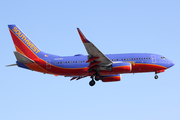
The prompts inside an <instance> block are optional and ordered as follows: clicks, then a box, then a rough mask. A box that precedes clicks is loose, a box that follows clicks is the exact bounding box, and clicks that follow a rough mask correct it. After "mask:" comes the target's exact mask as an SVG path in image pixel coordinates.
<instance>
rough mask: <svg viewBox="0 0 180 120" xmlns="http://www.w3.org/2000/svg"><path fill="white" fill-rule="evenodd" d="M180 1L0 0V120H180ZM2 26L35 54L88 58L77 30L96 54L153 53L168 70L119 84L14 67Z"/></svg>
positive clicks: (124, 78) (127, 78)
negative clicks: (15, 29) (22, 36)
mask: <svg viewBox="0 0 180 120" xmlns="http://www.w3.org/2000/svg"><path fill="white" fill-rule="evenodd" d="M179 6H180V2H179V1H178V0H172V1H166V0H151V1H143V0H136V1H131V0H130V1H120V0H111V1H108V0H99V1H97V0H91V1H84V0H76V1H73V0H72V1H71V0H66V1H61V0H51V1H37V0H36V1H35V0H31V1H20V0H16V1H14V0H9V1H0V15H1V16H0V17H1V19H0V26H1V27H0V33H1V34H0V41H1V47H0V55H1V62H0V68H1V79H0V119H1V120H39V119H43V120H49V119H51V120H55V119H63V120H72V119H73V120H81V119H83V120H94V119H99V120H100V119H103V120H110V119H112V120H132V119H133V120H152V119H158V120H159V119H163V120H169V119H172V120H179V119H180V114H179V113H180V102H179V101H180V81H179V78H180V74H179V67H180V66H179V65H180V64H179V59H180V57H179V52H180V48H179V45H180V42H179V40H180V34H179V32H180V22H179V21H180V15H179V12H180V8H179ZM8 24H16V25H18V26H19V27H20V28H21V30H23V32H24V33H26V35H28V37H29V38H30V39H31V40H32V41H33V42H34V43H35V44H36V45H37V46H38V47H39V48H41V50H43V51H45V52H48V53H52V54H56V55H61V56H70V55H75V54H79V53H80V54H87V52H86V50H85V48H84V46H83V44H82V42H81V40H80V37H79V35H78V32H77V30H76V28H77V27H79V28H80V29H81V30H82V32H83V33H84V34H85V35H86V37H87V38H88V39H89V40H90V41H92V42H93V43H94V44H95V45H96V46H97V47H98V48H99V49H100V50H101V51H102V52H103V53H105V54H109V53H111V54H112V53H157V54H161V55H164V56H165V57H167V58H169V59H171V60H173V61H174V62H175V66H173V67H172V68H170V69H168V70H167V71H165V72H164V73H160V74H159V79H158V80H155V79H154V73H143V74H134V75H133V74H123V75H122V76H121V77H122V80H121V81H120V82H114V83H102V82H97V83H96V85H95V86H94V87H90V86H89V81H90V78H84V79H81V80H79V81H70V78H66V77H63V76H58V77H55V76H53V75H44V74H42V73H38V72H33V71H28V70H25V69H21V68H18V67H8V68H7V67H5V65H8V64H13V63H15V61H16V58H15V56H14V54H13V51H15V48H14V44H13V42H12V39H11V36H10V33H9V30H8V27H7V25H8Z"/></svg>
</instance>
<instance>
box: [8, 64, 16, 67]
mask: <svg viewBox="0 0 180 120" xmlns="http://www.w3.org/2000/svg"><path fill="white" fill-rule="evenodd" d="M16 65H17V64H11V65H6V67H10V66H16Z"/></svg>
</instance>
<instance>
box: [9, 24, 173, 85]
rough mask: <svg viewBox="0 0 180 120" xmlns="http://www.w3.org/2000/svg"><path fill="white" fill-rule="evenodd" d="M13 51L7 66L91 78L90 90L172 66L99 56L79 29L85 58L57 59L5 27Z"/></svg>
mask: <svg viewBox="0 0 180 120" xmlns="http://www.w3.org/2000/svg"><path fill="white" fill-rule="evenodd" d="M8 27H9V31H10V33H11V36H12V39H13V42H14V45H15V48H16V51H14V54H15V56H16V59H17V61H16V64H12V65H8V66H14V65H17V66H19V67H22V68H25V69H28V70H33V71H37V72H42V73H47V74H53V75H55V76H58V75H61V76H65V77H72V78H71V80H74V79H76V80H79V79H81V78H84V77H88V76H90V77H91V81H90V82H89V85H90V86H94V85H95V80H96V81H98V80H102V82H114V81H120V80H121V76H120V75H121V74H124V73H143V72H155V79H157V78H158V76H157V73H161V72H164V71H165V70H166V69H168V68H170V67H172V66H173V65H174V62H172V61H171V60H169V59H166V58H165V57H164V56H162V55H157V54H150V53H129V54H106V55H105V54H103V53H102V52H101V51H100V50H99V49H98V48H97V47H96V46H95V45H94V44H93V43H92V42H90V41H89V40H88V39H87V38H86V37H85V36H84V34H83V33H82V32H81V30H80V29H79V28H77V30H78V33H79V35H80V38H81V40H82V42H83V44H84V46H85V48H86V50H87V53H88V55H81V54H77V55H74V56H57V55H53V54H49V53H45V52H43V51H42V50H40V49H39V48H38V47H37V46H36V45H35V44H34V43H33V42H32V41H31V40H30V39H29V38H28V37H27V36H26V35H25V34H24V33H23V32H22V31H21V30H20V29H19V28H18V27H17V26H16V25H8Z"/></svg>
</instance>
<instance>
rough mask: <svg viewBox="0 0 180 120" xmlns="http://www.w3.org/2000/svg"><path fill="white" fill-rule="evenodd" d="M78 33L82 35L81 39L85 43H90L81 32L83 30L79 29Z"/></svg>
mask: <svg viewBox="0 0 180 120" xmlns="http://www.w3.org/2000/svg"><path fill="white" fill-rule="evenodd" d="M77 30H78V33H79V35H80V38H81V40H82V42H83V43H90V41H89V40H88V39H87V38H86V37H85V36H84V34H83V33H82V32H81V30H80V29H79V28H77Z"/></svg>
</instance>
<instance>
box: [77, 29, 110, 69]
mask: <svg viewBox="0 0 180 120" xmlns="http://www.w3.org/2000/svg"><path fill="white" fill-rule="evenodd" d="M77 30H78V33H79V35H80V38H81V40H82V42H83V44H84V46H85V48H86V50H87V53H88V54H89V55H88V61H87V62H89V63H90V65H89V68H90V67H93V68H97V67H98V66H109V65H111V64H112V63H113V62H112V61H111V60H110V59H109V58H107V57H106V55H104V54H103V53H102V52H101V51H100V50H99V49H98V48H97V47H96V46H95V45H94V44H93V43H91V42H90V41H89V40H88V39H87V38H86V37H85V36H84V34H83V33H82V32H81V30H80V29H79V28H77Z"/></svg>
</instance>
